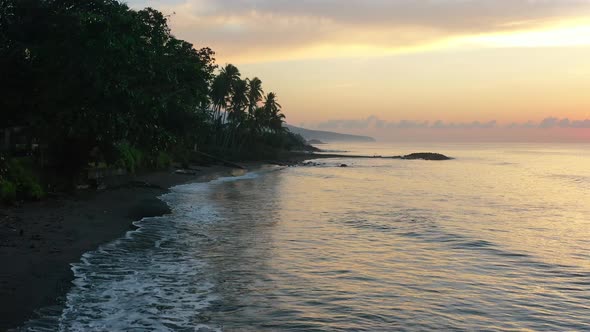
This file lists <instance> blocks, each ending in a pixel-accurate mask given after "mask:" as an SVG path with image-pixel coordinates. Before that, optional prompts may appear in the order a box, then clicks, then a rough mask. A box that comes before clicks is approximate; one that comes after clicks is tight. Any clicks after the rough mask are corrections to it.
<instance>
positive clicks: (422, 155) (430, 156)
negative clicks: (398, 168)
mask: <svg viewBox="0 0 590 332" xmlns="http://www.w3.org/2000/svg"><path fill="white" fill-rule="evenodd" d="M401 159H408V160H415V159H422V160H450V159H453V158H449V157H447V156H445V155H443V154H440V153H432V152H419V153H412V154H408V155H405V156H402V157H401Z"/></svg>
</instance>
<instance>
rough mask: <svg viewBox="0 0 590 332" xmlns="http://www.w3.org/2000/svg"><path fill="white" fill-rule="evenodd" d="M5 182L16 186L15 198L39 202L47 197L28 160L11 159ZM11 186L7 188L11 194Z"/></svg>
mask: <svg viewBox="0 0 590 332" xmlns="http://www.w3.org/2000/svg"><path fill="white" fill-rule="evenodd" d="M5 182H9V183H10V184H12V186H14V189H15V197H14V199H16V198H24V199H34V200H38V199H41V198H43V197H44V196H45V192H44V191H43V188H42V187H41V185H40V184H39V181H38V180H37V178H36V177H35V175H34V174H33V171H32V166H31V165H29V163H27V160H19V159H15V158H13V159H11V160H10V161H9V162H8V168H7V174H6V180H5ZM10 184H9V185H8V186H7V188H6V190H7V193H9V192H10V190H9V189H11V188H10Z"/></svg>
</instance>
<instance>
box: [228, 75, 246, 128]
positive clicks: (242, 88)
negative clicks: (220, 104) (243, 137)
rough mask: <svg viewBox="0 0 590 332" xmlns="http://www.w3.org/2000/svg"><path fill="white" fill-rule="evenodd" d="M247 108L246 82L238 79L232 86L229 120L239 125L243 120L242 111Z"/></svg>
mask: <svg viewBox="0 0 590 332" xmlns="http://www.w3.org/2000/svg"><path fill="white" fill-rule="evenodd" d="M246 106H248V82H247V81H245V80H241V79H238V80H237V81H235V82H233V84H232V95H231V107H230V108H229V112H230V113H229V114H228V116H229V118H230V119H231V120H232V121H233V122H237V124H238V125H239V124H240V123H241V122H242V120H243V119H244V110H245V108H246Z"/></svg>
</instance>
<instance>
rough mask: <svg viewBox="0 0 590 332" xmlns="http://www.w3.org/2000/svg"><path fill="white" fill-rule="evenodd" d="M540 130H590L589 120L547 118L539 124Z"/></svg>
mask: <svg viewBox="0 0 590 332" xmlns="http://www.w3.org/2000/svg"><path fill="white" fill-rule="evenodd" d="M539 127H540V128H590V119H585V120H574V121H572V120H570V119H568V118H564V119H559V118H556V117H549V118H545V119H543V121H541V123H540V124H539Z"/></svg>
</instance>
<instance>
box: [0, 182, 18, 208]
mask: <svg viewBox="0 0 590 332" xmlns="http://www.w3.org/2000/svg"><path fill="white" fill-rule="evenodd" d="M0 200H1V201H3V202H6V203H10V202H14V201H15V200H16V185H15V184H14V183H12V182H10V181H8V180H2V181H0Z"/></svg>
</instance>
